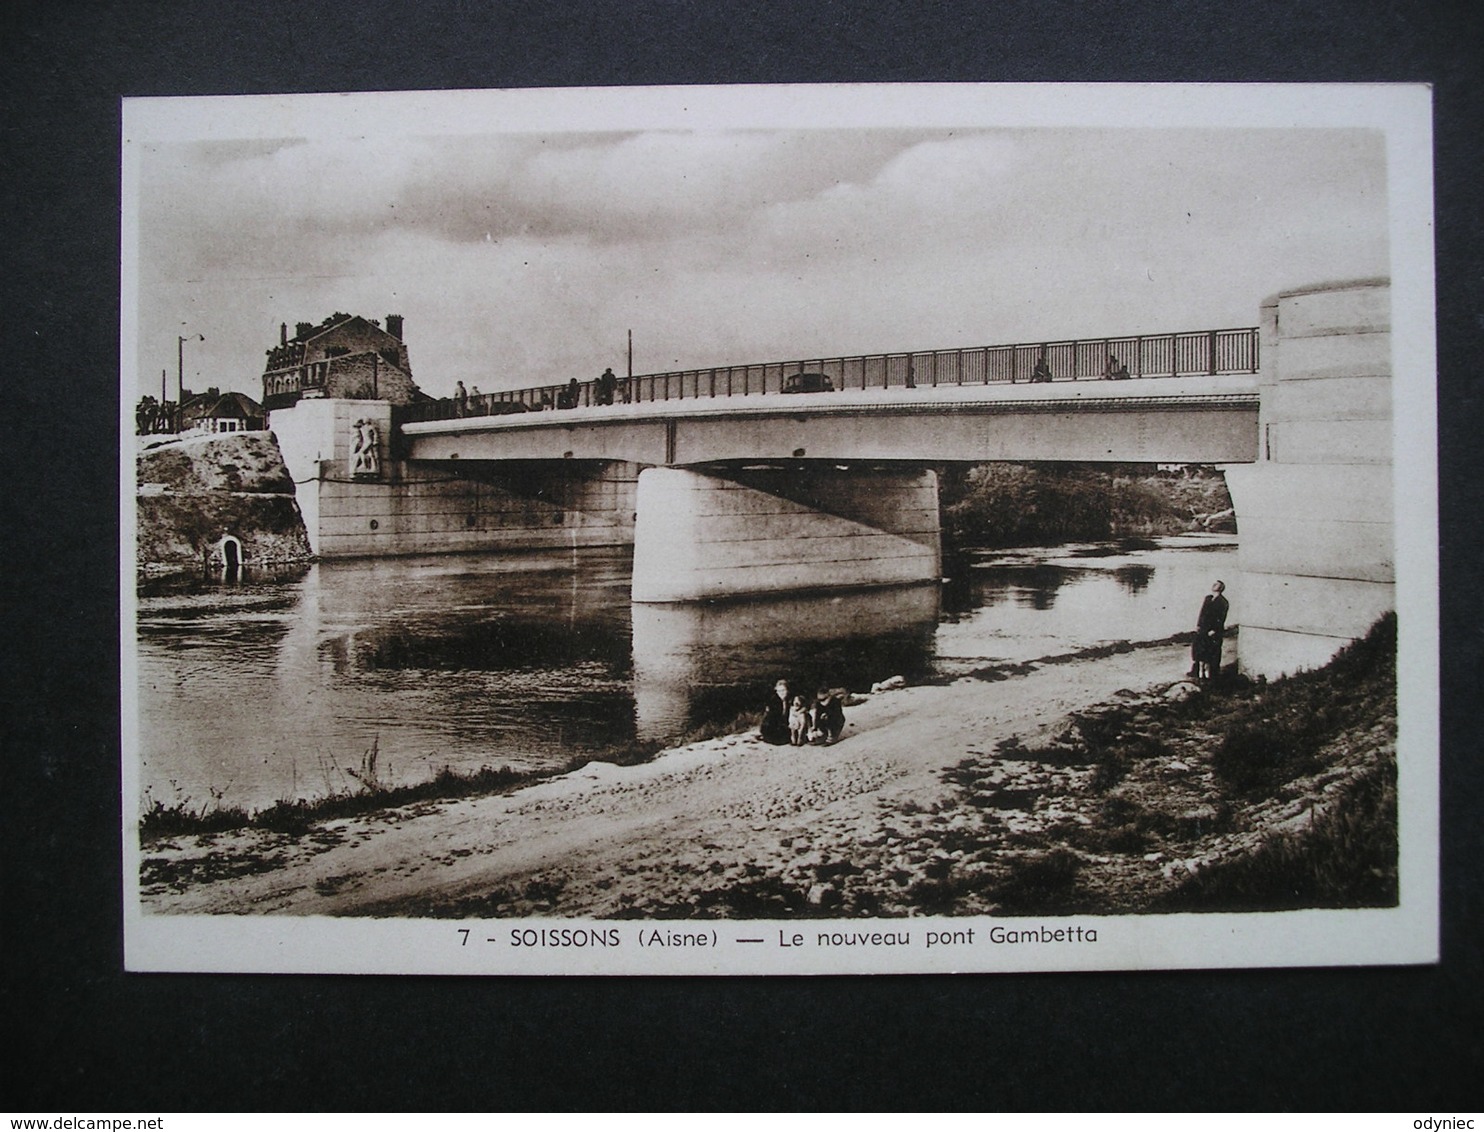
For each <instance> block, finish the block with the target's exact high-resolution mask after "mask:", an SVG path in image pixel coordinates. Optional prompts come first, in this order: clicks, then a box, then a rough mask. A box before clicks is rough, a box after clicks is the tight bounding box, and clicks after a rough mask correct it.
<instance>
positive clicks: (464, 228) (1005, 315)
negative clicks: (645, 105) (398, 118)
mask: <svg viewBox="0 0 1484 1132" xmlns="http://www.w3.org/2000/svg"><path fill="white" fill-rule="evenodd" d="M1383 154H1384V150H1383V148H1382V144H1381V139H1380V137H1379V135H1376V134H1372V133H1368V132H1366V131H1358V130H1350V131H1346V130H1309V131H1300V130H1286V131H1284V130H1272V131H1258V130H1229V131H1198V130H1153V129H1127V130H1068V129H1059V130H1039V131H1031V130H1023V131H1008V130H975V131H946V130H935V131H901V130H835V131H831V130H818V131H798V130H795V131H762V130H754V131H748V130H737V131H725V132H716V133H702V132H679V131H676V132H660V131H650V132H629V133H612V134H601V135H599V134H563V135H554V136H548V137H542V136H539V135H524V134H491V135H479V136H468V137H439V138H397V139H391V138H375V137H369V138H367V139H365V140H361V141H350V142H326V141H319V140H316V141H313V142H294V141H292V140H290V141H284V142H270V143H249V144H242V143H231V144H227V143H213V144H206V145H203V144H193V145H184V144H178V145H171V146H159V147H155V148H154V149H152V150H150V151H149V152H147V153H146V154H145V156H144V164H143V177H142V186H141V188H142V200H141V209H140V231H141V272H140V278H141V303H140V314H141V347H140V370H141V374H142V379H143V381H144V382H145V383H146V387H148V383H149V382H150V380H151V379H150V377H149V375H150V374H151V373H153V374H155V375H156V377H155V378H154V379H153V380H154V381H158V376H157V375H158V371H159V369H160V368H161V367H162V366H169V367H170V368H171V372H172V375H173V364H174V360H175V358H174V354H175V349H174V347H175V343H174V336H175V334H177V333H187V332H189V333H196V332H203V333H205V334H206V335H207V342H206V343H205V344H201V343H197V344H196V345H195V346H193V347H191V348H190V352H191V357H192V359H193V364H194V365H196V366H197V367H198V368H199V369H200V371H201V378H200V382H199V383H201V384H204V383H205V382H208V381H215V382H216V383H218V384H223V385H228V386H232V387H236V388H241V389H245V390H247V391H249V392H251V391H253V390H254V388H255V386H256V378H257V374H258V373H259V372H260V369H261V364H262V355H263V351H264V349H266V348H267V347H268V346H270V345H272V344H273V342H275V341H276V339H277V328H278V324H279V323H280V322H287V323H289V324H290V325H292V324H293V323H294V322H295V321H298V320H301V319H304V320H311V321H318V320H319V319H322V318H323V317H324V316H325V315H327V314H329V313H330V312H332V311H334V310H347V311H355V312H358V313H363V314H366V315H368V316H370V317H380V316H381V315H383V314H385V313H387V312H396V313H401V314H404V315H406V317H407V336H408V341H409V346H410V349H411V352H412V356H413V364H414V370H415V373H416V376H417V378H418V380H419V382H420V383H421V384H423V385H424V387H426V388H428V389H429V390H430V391H432V392H435V393H437V392H443V391H445V390H447V389H449V388H451V387H452V385H453V382H454V381H455V380H463V381H464V382H465V384H466V385H468V384H471V383H478V384H480V385H481V388H485V389H490V388H498V387H501V386H506V385H517V384H530V383H537V382H560V381H565V380H566V378H567V377H569V376H573V375H575V376H578V377H589V376H593V375H595V374H596V373H598V372H599V371H601V369H602V368H603V367H604V366H605V365H613V366H615V368H619V367H621V365H622V363H623V360H624V359H623V349H624V342H625V333H626V331H627V330H629V329H633V330H634V333H635V342H636V359H635V364H636V367H638V368H639V369H640V370H641V371H643V370H646V369H668V368H680V367H686V366H699V365H713V364H728V363H735V364H741V363H745V362H755V361H762V360H774V359H782V358H789V357H808V356H819V355H821V354H823V355H827V356H828V355H839V354H851V353H859V352H876V351H887V350H899V349H909V348H928V347H933V346H951V345H985V344H992V343H998V342H1007V341H1022V340H1038V339H1041V338H1053V337H1076V336H1089V337H1090V336H1099V335H1102V334H1121V333H1140V332H1154V331H1163V330H1172V329H1198V328H1203V327H1206V326H1215V325H1247V324H1251V323H1252V322H1253V321H1255V318H1256V308H1257V303H1258V302H1259V301H1260V299H1261V298H1262V297H1263V296H1264V295H1266V294H1268V293H1270V292H1272V291H1274V290H1277V289H1279V288H1281V287H1286V286H1296V285H1302V284H1305V283H1309V282H1314V281H1318V280H1321V279H1332V278H1336V277H1345V276H1354V275H1368V274H1384V273H1385V271H1386V269H1387V249H1386V228H1385V217H1386V194H1385V168H1384V162H1383ZM192 380H193V375H192V373H191V372H189V371H188V375H187V384H191V383H192Z"/></svg>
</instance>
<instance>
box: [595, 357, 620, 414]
mask: <svg viewBox="0 0 1484 1132" xmlns="http://www.w3.org/2000/svg"><path fill="white" fill-rule="evenodd" d="M597 384H598V388H597V391H596V392H597V394H598V397H597V401H598V404H599V405H611V404H613V395H614V393H615V392H616V391H617V390H618V378H617V377H615V376H614V374H613V367H612V366H609V367H608V368H607V369H605V370H604V371H603V373H602V376H600V377H599V378H598V383H597Z"/></svg>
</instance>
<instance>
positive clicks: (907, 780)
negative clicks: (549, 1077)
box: [141, 643, 1395, 918]
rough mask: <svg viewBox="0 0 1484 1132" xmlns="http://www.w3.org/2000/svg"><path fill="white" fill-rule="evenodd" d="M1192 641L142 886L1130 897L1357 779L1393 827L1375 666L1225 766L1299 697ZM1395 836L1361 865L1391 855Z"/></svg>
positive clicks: (669, 758) (160, 870) (180, 844)
mask: <svg viewBox="0 0 1484 1132" xmlns="http://www.w3.org/2000/svg"><path fill="white" fill-rule="evenodd" d="M1383 651H1384V650H1383ZM1187 665H1188V654H1187V650H1186V649H1185V648H1184V647H1183V646H1182V645H1178V644H1171V643H1160V644H1156V645H1152V646H1145V647H1127V649H1126V651H1119V650H1118V649H1113V650H1106V655H1097V656H1078V655H1073V656H1071V657H1067V658H1060V659H1058V660H1056V661H1055V662H1041V663H1037V664H1031V665H1024V666H1016V667H1015V668H1014V669H1013V670H1009V671H1004V670H995V671H993V672H990V671H986V672H984V673H981V674H977V675H975V676H970V677H966V678H963V679H960V680H956V681H953V682H951V683H945V684H940V685H923V686H917V687H907V688H901V689H895V690H891V691H886V692H882V693H878V694H875V695H871V696H869V697H865V698H864V699H863V702H860V703H859V704H857V705H855V706H853V707H852V708H851V709H850V712H849V724H848V726H847V729H846V732H845V734H844V736H843V737H842V738H841V740H840V741H839V742H838V743H836V744H835V745H834V746H832V747H828V748H812V747H806V748H802V749H800V748H792V747H770V746H767V745H764V744H762V743H760V742H758V741H757V740H756V739H754V738H751V737H750V736H745V735H731V736H725V737H720V738H715V739H709V740H706V741H703V742H700V743H696V744H692V745H690V746H687V747H683V748H679V749H676V750H673V751H668V752H665V753H663V754H661V755H660V756H659V757H657V758H656V759H654V760H653V761H651V762H648V763H644V764H641V765H637V766H628V767H620V766H616V765H612V764H604V763H590V764H588V765H586V766H584V767H582V768H581V769H579V770H577V771H574V772H572V773H570V774H567V775H564V776H562V777H560V778H557V779H553V780H551V781H548V782H544V783H541V784H538V785H534V786H530V787H526V788H523V789H519V790H516V791H514V792H512V793H509V794H504V795H494V796H486V797H480V798H470V799H465V800H461V801H439V802H434V801H425V802H419V803H416V804H413V805H407V806H400V807H396V808H392V809H386V810H382V811H379V812H375V813H371V814H366V815H362V816H358V817H352V818H338V819H327V820H324V821H322V822H317V823H314V824H313V826H312V827H311V828H309V829H307V830H305V831H303V832H298V833H293V834H289V833H282V832H274V831H270V830H238V831H233V832H228V833H221V834H202V835H191V836H182V837H175V838H166V839H162V840H159V841H156V842H155V843H153V844H152V845H150V846H148V847H147V848H146V850H145V852H144V856H143V867H142V870H141V890H142V897H143V904H144V907H145V909H146V910H147V911H148V912H153V913H171V912H177V913H178V912H190V913H277V914H302V915H373V916H438V917H460V918H474V917H493V916H564V917H577V916H582V917H596V918H623V917H635V916H652V917H675V918H683V917H704V916H768V917H777V916H805V915H826V916H848V915H873V916H898V915H910V914H917V913H944V914H973V913H978V912H985V911H999V912H1014V911H1025V912H1030V911H1037V912H1044V911H1053V910H1081V911H1089V912H1115V911H1138V910H1153V909H1155V908H1157V907H1161V906H1163V905H1162V904H1161V902H1162V901H1169V900H1172V899H1177V898H1178V894H1179V893H1180V892H1181V891H1184V890H1185V889H1186V888H1187V887H1188V886H1189V885H1190V884H1191V883H1192V882H1191V880H1190V878H1192V877H1200V876H1202V875H1207V876H1212V875H1216V874H1218V873H1220V872H1221V871H1222V870H1223V867H1224V866H1225V864H1226V863H1227V862H1234V861H1241V860H1247V859H1250V858H1252V857H1253V855H1254V854H1256V853H1258V852H1259V851H1260V850H1261V849H1262V847H1263V846H1265V845H1272V844H1277V843H1279V842H1280V841H1282V839H1284V838H1288V837H1292V836H1294V835H1295V834H1300V833H1302V831H1303V830H1304V829H1305V828H1309V827H1315V826H1316V825H1322V824H1323V823H1325V822H1327V821H1329V820H1330V816H1331V815H1332V814H1333V813H1334V812H1335V811H1337V810H1343V809H1344V808H1345V807H1346V805H1347V801H1346V799H1347V798H1350V797H1351V796H1353V795H1354V796H1358V795H1359V794H1361V793H1363V792H1364V791H1365V790H1367V789H1370V790H1371V793H1372V794H1373V795H1378V797H1379V800H1380V802H1379V804H1380V805H1381V808H1382V811H1383V817H1382V825H1383V826H1384V803H1385V796H1386V782H1385V779H1386V774H1387V768H1388V767H1389V766H1391V765H1392V763H1391V761H1390V760H1392V759H1394V743H1395V740H1394V700H1393V701H1392V704H1393V706H1392V707H1391V708H1390V709H1388V706H1387V701H1386V699H1385V697H1384V695H1383V696H1382V697H1381V698H1380V699H1379V700H1378V699H1377V698H1376V696H1375V695H1374V693H1375V691H1376V689H1377V688H1381V689H1383V691H1384V688H1385V687H1386V678H1385V676H1384V674H1381V675H1377V674H1376V673H1375V672H1374V671H1370V670H1368V671H1367V673H1366V674H1365V675H1364V676H1363V677H1362V676H1357V675H1356V674H1355V673H1342V674H1341V675H1340V676H1339V677H1337V678H1336V679H1337V680H1338V683H1333V684H1331V685H1326V686H1324V687H1317V686H1316V687H1315V688H1312V689H1310V690H1309V691H1307V692H1305V691H1304V690H1303V689H1300V690H1299V692H1297V693H1292V695H1293V696H1294V697H1296V698H1292V699H1291V700H1284V701H1283V704H1282V705H1281V713H1290V714H1291V713H1298V712H1301V711H1302V709H1301V707H1300V706H1299V704H1300V701H1301V700H1303V699H1304V697H1305V696H1306V695H1308V696H1319V697H1323V698H1324V699H1325V700H1327V701H1329V702H1331V703H1336V704H1337V703H1339V702H1340V700H1337V698H1336V690H1337V688H1340V687H1342V686H1343V687H1350V686H1352V685H1354V689H1352V690H1355V689H1359V688H1360V685H1361V684H1366V685H1367V689H1368V690H1367V691H1366V695H1365V696H1358V697H1357V699H1356V702H1357V703H1359V704H1369V705H1371V706H1370V707H1369V708H1368V709H1366V710H1364V711H1362V710H1360V709H1359V708H1357V710H1356V711H1355V712H1351V713H1348V714H1347V713H1345V712H1341V711H1339V710H1338V708H1337V709H1336V711H1334V712H1331V713H1330V714H1331V716H1332V718H1329V719H1328V720H1327V721H1326V726H1325V727H1321V728H1318V729H1317V730H1314V731H1313V733H1312V734H1309V735H1307V737H1306V738H1305V740H1304V743H1303V744H1302V750H1300V748H1299V747H1298V746H1293V745H1292V744H1289V746H1292V751H1291V752H1290V755H1291V757H1288V756H1285V758H1283V759H1278V760H1276V761H1274V760H1267V762H1265V763H1263V765H1264V766H1267V765H1268V763H1271V764H1272V766H1270V767H1269V769H1268V770H1266V771H1264V772H1263V774H1262V775H1260V776H1259V780H1258V781H1256V782H1253V781H1246V780H1242V781H1238V780H1235V779H1232V778H1231V777H1230V776H1229V774H1228V773H1227V772H1225V771H1223V770H1222V769H1221V767H1220V764H1219V759H1218V755H1219V752H1220V751H1221V750H1222V749H1223V744H1222V741H1221V736H1222V735H1231V734H1245V732H1242V731H1241V726H1240V723H1241V720H1242V719H1245V718H1247V716H1251V717H1252V718H1260V717H1262V716H1263V714H1264V713H1266V712H1269V710H1270V709H1272V707H1273V703H1272V702H1270V700H1267V699H1264V697H1271V696H1272V695H1273V694H1275V692H1274V690H1277V692H1279V693H1281V694H1282V695H1285V696H1286V695H1290V693H1289V692H1283V691H1282V689H1283V687H1284V686H1285V685H1287V682H1284V685H1276V684H1275V685H1274V686H1273V689H1235V690H1233V692H1231V693H1230V694H1228V693H1224V692H1217V693H1207V692H1201V691H1199V690H1197V689H1195V687H1194V686H1193V685H1190V684H1187V683H1185V682H1184V681H1183V680H1181V679H1180V674H1181V673H1183V671H1184V669H1185V668H1186V666H1187ZM1372 668H1374V665H1372ZM1340 699H1342V700H1346V701H1347V702H1348V699H1349V697H1345V696H1342V697H1340ZM1244 713H1245V714H1244ZM1305 718H1313V712H1312V711H1311V712H1309V713H1307V715H1306V716H1305ZM1285 742H1287V740H1285ZM1294 752H1296V753H1294ZM1280 780H1281V781H1280ZM1367 783H1370V784H1371V786H1369V787H1367V785H1366V784H1367ZM1381 839H1382V841H1383V842H1384V840H1385V834H1384V831H1383V833H1382V835H1381ZM1390 850H1391V870H1392V872H1391V886H1392V887H1391V889H1390V890H1388V889H1387V887H1386V877H1385V876H1384V875H1383V876H1381V877H1380V878H1377V879H1378V884H1377V885H1376V886H1374V887H1375V888H1376V891H1375V892H1369V893H1368V892H1360V893H1357V894H1356V895H1354V896H1353V897H1351V898H1349V899H1352V900H1353V901H1355V902H1360V903H1363V902H1379V903H1385V902H1387V900H1388V898H1389V899H1394V883H1395V882H1394V857H1395V842H1394V820H1393V825H1392V834H1391V845H1390ZM1381 857H1382V864H1381V865H1378V866H1377V865H1369V864H1368V865H1367V866H1366V867H1367V868H1368V869H1374V868H1379V869H1380V871H1381V872H1382V873H1383V874H1384V873H1385V862H1384V857H1385V853H1384V846H1383V852H1382V854H1381ZM1243 891H1244V892H1245V891H1248V890H1243ZM1388 891H1389V892H1390V893H1391V895H1390V896H1389V897H1388ZM1224 898H1226V899H1236V900H1239V901H1240V899H1249V900H1250V899H1251V898H1250V896H1245V897H1244V896H1237V897H1231V896H1228V897H1224ZM1213 906H1214V905H1213Z"/></svg>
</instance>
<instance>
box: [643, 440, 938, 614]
mask: <svg viewBox="0 0 1484 1132" xmlns="http://www.w3.org/2000/svg"><path fill="white" fill-rule="evenodd" d="M636 510H637V518H636V520H635V528H634V574H633V588H632V593H633V599H634V600H635V601H636V602H686V601H703V600H706V599H710V598H722V597H735V596H740V595H750V594H782V593H799V592H808V591H811V590H839V589H851V588H862V587H867V586H885V585H903V584H910V583H917V582H925V581H932V582H937V581H938V578H939V576H940V574H941V571H942V563H941V554H940V549H939V541H938V533H939V531H938V477H937V474H936V473H934V472H931V471H916V470H913V471H896V470H879V469H874V468H860V469H857V468H844V469H842V468H839V467H836V466H834V465H825V466H824V467H823V468H807V467H804V466H799V467H790V468H781V469H775V470H757V469H747V470H737V471H727V472H711V471H707V472H700V471H692V470H689V469H684V468H648V469H646V470H645V471H643V472H641V473H640V475H639V488H638V503H637V508H636Z"/></svg>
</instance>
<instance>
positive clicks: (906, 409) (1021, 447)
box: [405, 383, 1258, 467]
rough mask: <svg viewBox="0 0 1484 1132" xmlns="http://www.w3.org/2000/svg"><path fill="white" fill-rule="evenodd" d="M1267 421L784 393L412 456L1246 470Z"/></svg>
mask: <svg viewBox="0 0 1484 1132" xmlns="http://www.w3.org/2000/svg"><path fill="white" fill-rule="evenodd" d="M1141 384H1144V383H1141ZM1162 384H1163V383H1162ZM953 392H955V393H960V392H961V391H957V390H955V391H953ZM1120 392H1121V391H1120ZM826 398H828V399H826ZM717 401H720V403H719V404H718V403H717ZM1257 417H1258V396H1257V392H1256V390H1255V389H1254V388H1252V387H1251V385H1250V383H1249V384H1248V387H1247V388H1246V389H1240V388H1239V389H1235V390H1233V389H1226V390H1221V391H1214V392H1202V393H1197V392H1181V393H1180V394H1175V395H1170V394H1156V393H1150V394H1143V395H1141V394H1136V393H1134V392H1133V391H1132V390H1130V391H1129V393H1128V394H1126V395H1112V394H1106V395H1099V393H1097V392H1095V391H1089V392H1087V393H1085V394H1082V395H1079V396H1076V397H1066V396H1060V397H1046V396H1042V397H1036V398H1021V399H993V400H990V399H985V398H983V397H980V398H974V399H970V398H965V397H963V396H956V397H953V398H952V399H945V398H941V397H932V396H929V397H924V398H914V399H911V400H908V399H905V398H901V397H898V398H894V399H891V400H889V401H888V400H885V399H883V398H880V397H879V396H878V397H877V398H875V399H873V400H866V399H863V398H859V397H857V398H855V399H845V398H843V397H840V396H839V395H834V396H831V395H828V394H826V395H819V397H818V399H814V398H811V399H810V400H807V401H806V400H804V399H802V398H801V397H785V396H781V395H778V396H770V397H766V398H764V397H756V398H749V399H747V400H746V401H745V402H744V401H743V399H741V398H738V399H736V400H726V399H713V400H707V401H691V402H689V403H679V404H677V403H674V402H670V403H664V404H661V405H626V406H612V407H605V408H601V409H590V410H569V411H561V412H558V411H553V412H542V413H531V414H520V415H515V416H506V417H486V418H472V419H470V418H466V419H463V420H455V421H439V422H428V423H423V424H412V425H408V426H406V428H405V432H406V440H407V446H408V454H409V456H410V458H412V459H414V460H418V461H453V460H494V461H505V460H551V459H572V460H623V461H628V462H630V463H635V464H647V465H668V466H673V467H684V466H702V465H707V464H722V463H745V462H770V461H787V460H801V459H807V460H824V461H838V462H859V461H876V462H903V463H913V464H923V463H942V462H959V461H963V462H982V461H989V460H1010V461H1069V462H1098V461H1103V462H1117V463H1134V462H1148V463H1190V464H1195V463H1199V464H1240V463H1251V462H1253V461H1255V460H1256V459H1257V458H1258V424H1257Z"/></svg>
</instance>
